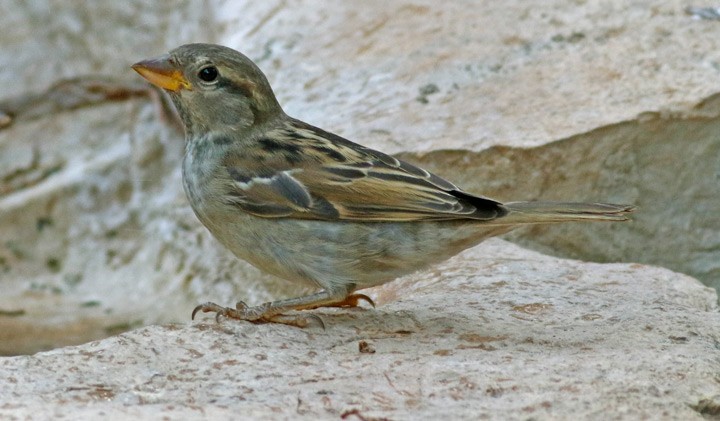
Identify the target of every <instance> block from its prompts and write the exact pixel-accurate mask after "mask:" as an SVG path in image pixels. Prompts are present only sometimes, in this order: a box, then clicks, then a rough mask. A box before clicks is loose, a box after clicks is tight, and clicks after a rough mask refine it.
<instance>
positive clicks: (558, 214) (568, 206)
mask: <svg viewBox="0 0 720 421" xmlns="http://www.w3.org/2000/svg"><path fill="white" fill-rule="evenodd" d="M504 206H505V208H507V210H508V211H509V212H508V214H507V215H506V216H504V217H502V218H498V219H497V220H495V221H494V222H496V223H497V224H498V225H502V224H545V223H555V222H569V221H627V220H628V219H630V218H629V217H628V214H629V213H630V212H632V211H634V210H635V206H630V205H613V204H609V203H579V202H577V203H576V202H510V203H505V204H504Z"/></svg>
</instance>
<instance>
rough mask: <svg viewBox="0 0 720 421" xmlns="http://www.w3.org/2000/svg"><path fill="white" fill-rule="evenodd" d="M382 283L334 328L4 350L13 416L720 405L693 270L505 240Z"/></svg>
mask: <svg viewBox="0 0 720 421" xmlns="http://www.w3.org/2000/svg"><path fill="white" fill-rule="evenodd" d="M373 296H374V297H375V298H376V300H377V302H378V308H377V309H354V310H338V311H334V310H326V311H321V312H319V313H320V314H322V317H323V319H324V321H325V324H326V326H327V328H326V330H321V329H319V328H313V329H305V330H302V329H297V328H291V327H288V326H281V325H252V324H249V323H244V322H243V323H238V322H233V321H223V322H222V323H220V324H216V323H215V322H214V321H213V320H212V319H211V318H208V319H203V320H201V321H197V322H195V323H193V324H180V325H177V324H176V325H164V326H151V327H145V328H141V329H137V330H134V331H132V332H128V333H124V334H121V335H119V336H115V337H112V338H108V339H104V340H101V341H97V342H91V343H88V344H85V345H81V346H77V347H66V348H61V349H57V350H53V351H49V352H43V353H38V354H36V355H33V356H18V357H7V358H3V359H0V418H3V419H25V418H26V417H27V418H29V419H47V418H58V417H61V416H64V417H66V418H72V419H97V418H99V417H100V416H101V415H102V417H103V418H104V419H129V418H131V417H134V418H137V419H157V418H162V417H163V416H167V417H170V418H172V419H217V418H218V417H223V418H227V417H231V416H232V417H233V418H242V419H338V418H339V417H340V416H341V415H342V414H345V413H348V412H349V411H353V410H357V411H358V413H359V414H361V415H362V416H365V417H368V418H367V419H371V417H385V418H387V419H439V418H443V419H468V420H471V419H472V420H476V419H510V420H514V419H518V420H525V419H529V418H532V419H684V420H692V419H698V420H699V419H702V416H701V413H704V414H713V413H715V414H717V411H718V409H719V408H720V406H719V405H720V387H719V386H718V379H717V375H718V371H717V368H718V366H719V364H720V361H719V355H718V350H717V344H718V341H719V340H720V313H718V311H717V310H718V308H717V295H716V293H715V291H714V290H712V289H710V288H708V287H704V286H702V285H701V284H700V283H699V282H698V281H696V280H694V279H692V278H690V277H687V276H683V275H679V274H677V273H673V272H670V271H668V270H665V269H659V268H655V267H650V266H643V265H638V264H612V265H601V264H592V263H581V262H577V261H571V260H562V259H558V258H553V257H547V256H543V255H540V254H538V253H535V252H530V251H527V250H524V249H521V248H519V247H518V246H513V245H511V244H509V243H506V242H504V241H502V240H490V241H488V242H486V243H485V244H483V245H481V246H479V247H476V248H474V249H472V250H469V251H467V252H465V253H463V254H461V255H459V256H458V257H456V258H454V259H452V260H450V261H448V262H446V263H445V264H442V265H440V266H439V267H438V268H437V269H436V270H434V271H431V272H430V273H425V274H422V275H418V276H414V277H408V278H407V279H403V280H400V281H397V282H394V283H392V284H388V285H385V286H383V287H381V288H379V289H376V290H375V291H373ZM362 341H365V342H367V343H368V344H369V345H371V346H372V347H373V348H374V349H375V352H374V353H363V352H360V349H359V344H360V342H362ZM348 419H358V418H354V416H352V417H349V418H348Z"/></svg>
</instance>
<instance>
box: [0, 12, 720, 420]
mask: <svg viewBox="0 0 720 421" xmlns="http://www.w3.org/2000/svg"><path fill="white" fill-rule="evenodd" d="M580 3H582V2H573V3H568V2H563V1H560V0H556V1H548V2H542V3H538V2H535V3H527V2H521V1H510V2H496V3H492V2H484V3H482V4H481V3H479V2H470V1H467V2H444V3H442V4H441V3H439V2H431V1H424V2H412V3H411V2H407V1H398V2H392V3H389V4H388V2H380V1H379V0H377V1H370V2H362V3H360V2H356V3H352V2H345V3H330V4H322V5H321V4H319V3H318V2H312V1H297V2H289V1H274V2H254V3H248V2H243V3H239V2H232V1H220V0H218V1H208V2H195V1H183V2H144V3H143V2H138V1H126V2H115V3H109V2H88V4H87V5H85V7H82V8H78V7H70V6H68V4H67V2H62V1H59V0H58V1H48V2H32V1H25V2H17V4H15V5H14V6H13V7H11V8H6V9H7V10H3V13H0V26H2V27H3V28H13V30H12V31H6V32H4V33H3V34H0V39H2V40H3V48H2V49H0V64H1V65H2V69H3V71H2V72H0V83H1V84H2V86H3V90H2V94H1V95H0V96H1V97H2V98H0V104H2V105H4V106H7V105H8V104H10V103H8V102H7V101H5V102H3V100H4V99H6V98H10V97H13V98H23V97H25V96H26V94H27V93H29V92H32V93H39V92H43V91H44V90H45V88H47V87H50V86H53V85H54V84H55V83H56V82H57V81H58V80H59V79H63V78H76V77H78V76H82V75H105V76H109V77H111V78H113V79H114V80H117V81H119V83H124V84H126V85H127V86H128V87H129V88H131V89H135V88H136V87H137V85H138V82H139V79H138V77H137V76H136V75H134V74H133V72H131V70H130V69H129V67H128V66H129V65H130V64H131V63H133V62H135V61H137V60H139V59H143V58H147V57H150V56H154V55H158V54H160V53H162V52H164V51H167V50H169V49H171V48H173V47H175V46H177V45H179V44H182V43H186V42H190V41H209V42H218V43H222V44H226V45H229V46H231V47H235V48H237V49H240V50H242V51H244V52H245V53H246V54H248V55H249V56H250V57H251V58H253V59H254V60H256V61H257V63H258V64H259V65H260V66H261V67H262V68H263V69H264V70H265V72H266V73H267V75H268V77H269V79H270V81H271V83H272V84H273V86H274V88H275V90H276V93H277V94H278V97H279V99H280V101H281V103H283V104H284V106H285V108H286V110H287V111H288V113H290V114H291V115H294V116H296V117H299V118H302V119H304V120H306V121H308V122H310V123H313V124H316V125H319V126H321V127H324V128H326V129H328V130H332V131H335V132H337V133H338V134H340V135H344V136H346V137H348V138H350V139H352V140H355V141H358V142H361V143H364V144H367V145H368V146H372V147H376V148H380V149H382V150H384V151H386V152H391V153H399V154H402V156H403V157H405V158H407V159H410V160H413V161H416V162H420V163H421V164H422V165H424V166H427V167H428V168H431V169H433V170H435V171H437V172H438V173H440V174H442V175H444V176H446V177H448V178H450V179H452V180H453V181H455V182H457V183H458V184H459V185H461V186H463V187H464V188H466V189H467V190H469V191H472V192H477V193H484V194H487V195H490V196H494V197H497V198H499V199H502V200H518V199H534V198H544V199H566V200H605V201H616V202H627V203H636V204H638V205H640V211H639V213H638V215H637V216H636V218H635V221H634V222H633V223H631V224H614V225H602V224H601V225H597V224H590V225H572V226H570V225H568V226H564V227H552V228H549V229H548V230H545V229H543V230H540V229H533V230H532V231H526V232H524V233H518V234H516V235H514V236H513V238H514V239H517V240H518V241H521V242H523V244H531V245H533V246H534V247H539V248H541V249H542V250H543V251H552V252H556V253H563V254H565V255H570V256H573V257H577V258H584V259H597V260H603V261H625V262H644V263H652V264H656V265H661V266H666V267H669V268H672V269H675V270H679V271H683V272H685V273H689V274H693V275H694V276H697V277H699V278H702V280H703V281H704V282H706V283H707V284H709V285H716V286H717V285H719V283H720V267H719V266H718V262H720V256H719V254H718V250H720V232H719V231H720V221H719V220H718V213H717V209H718V208H720V203H718V200H720V199H718V198H720V191H718V185H720V184H719V183H718V177H717V173H718V168H720V167H719V166H718V156H720V142H718V140H717V139H718V137H717V133H718V132H719V130H720V119H719V117H718V116H720V106H719V105H718V100H717V98H716V97H715V96H713V95H714V94H716V93H717V92H718V88H717V82H716V81H717V80H718V70H717V69H718V67H720V66H719V65H718V63H720V48H719V47H720V46H719V45H718V43H719V42H720V41H718V40H720V25H717V22H709V21H697V20H693V19H692V18H691V17H689V16H688V15H686V14H685V13H684V12H683V7H684V6H685V4H681V3H679V2H664V3H662V4H656V3H657V2H651V1H649V0H646V1H639V2H634V3H632V4H628V3H627V2H585V3H582V4H580ZM62 98H64V97H63V96H61V99H62ZM147 98H148V97H142V96H140V97H138V98H134V99H131V100H129V101H125V102H115V103H108V104H95V105H93V106H91V107H85V108H80V109H76V110H73V111H67V112H53V111H52V110H54V108H52V107H50V108H42V107H40V108H33V109H31V111H24V112H23V113H21V114H20V115H13V114H12V113H8V111H11V110H8V109H3V107H2V106H0V126H1V127H0V290H1V291H2V294H0V311H1V313H0V353H4V354H11V353H31V352H35V351H37V350H40V349H49V348H52V347H55V346H59V345H64V344H74V343H81V342H85V341H88V340H91V339H96V338H100V337H104V336H107V335H110V334H112V333H115V332H118V331H122V330H127V329H129V328H131V327H136V326H140V325H144V324H150V323H166V322H171V321H173V322H181V323H182V324H181V325H178V326H173V327H149V328H144V329H140V330H136V331H134V332H131V333H127V334H124V335H121V336H116V337H113V338H110V339H107V340H104V341H102V342H97V343H91V344H87V345H84V346H82V347H79V348H66V349H58V350H55V351H51V352H49V353H43V354H38V355H36V356H32V357H14V358H7V359H5V358H4V359H0V367H1V368H0V372H1V373H2V375H1V376H0V413H1V414H2V415H7V416H18V417H24V416H25V415H28V416H35V417H36V418H38V419H42V418H50V417H56V416H60V415H66V416H67V417H68V418H73V419H80V418H86V419H90V418H97V416H98V415H99V414H100V412H103V413H105V414H111V416H112V417H116V418H123V419H126V418H128V417H131V416H134V417H151V416H159V415H162V414H166V415H168V416H171V417H173V418H181V417H182V416H185V415H189V416H195V417H201V416H204V417H207V418H212V417H216V416H235V417H237V416H239V414H242V415H245V416H247V417H253V416H255V417H260V416H265V417H268V416H273V415H277V416H279V417H287V418H290V417H303V416H304V417H307V418H311V417H315V415H318V414H319V415H320V416H323V417H333V418H337V416H338V415H339V414H341V413H342V412H343V411H347V410H350V409H353V408H358V409H360V410H361V413H362V414H363V415H366V416H389V417H392V418H401V419H402V418H414V415H417V414H421V415H423V416H425V417H427V418H431V417H434V416H436V415H442V416H446V417H448V416H450V417H452V415H455V416H457V417H467V418H472V417H474V416H475V415H482V416H485V417H489V418H528V417H537V418H555V419H557V418H570V417H572V416H575V415H578V416H581V417H582V416H584V417H588V418H603V417H605V416H607V415H608V414H610V415H611V416H612V415H614V416H615V417H618V418H622V417H626V418H638V417H642V416H646V417H648V418H663V417H665V418H675V419H677V418H682V419H685V418H689V417H692V416H695V417H699V415H698V411H700V412H702V413H705V414H712V413H713V411H714V413H717V411H718V398H717V396H718V395H720V391H718V382H717V379H716V376H717V371H718V370H717V367H718V366H720V357H719V356H718V352H719V351H718V349H717V345H716V344H717V343H718V341H720V339H719V338H718V326H719V324H718V312H717V308H716V302H717V296H716V295H714V293H713V292H712V291H710V290H708V289H706V288H702V287H701V286H700V285H699V284H698V283H697V282H695V281H693V280H692V279H690V278H688V277H686V276H683V275H679V274H676V273H672V272H670V271H667V270H662V269H657V268H652V267H645V266H638V265H610V266H603V265H596V264H579V263H576V262H570V261H563V260H556V259H553V258H546V257H541V256H539V255H536V254H534V253H529V252H523V251H520V250H518V249H517V248H515V247H512V246H508V245H506V244H505V243H503V242H499V241H494V242H492V243H491V244H488V245H484V246H480V247H479V248H476V249H474V250H470V251H468V252H467V253H466V254H463V255H462V256H461V257H459V258H457V259H455V260H453V261H451V262H449V263H447V264H445V265H443V266H441V268H440V269H437V270H436V271H432V272H429V273H423V274H417V275H414V276H411V277H408V278H407V279H405V280H402V281H399V282H398V283H395V284H392V285H388V286H387V287H385V288H383V289H381V290H379V291H377V292H376V294H377V297H378V303H379V304H380V307H379V308H378V309H377V310H375V311H343V312H339V314H338V315H334V314H332V312H326V314H328V315H327V316H325V319H326V323H327V324H328V330H327V331H324V332H322V331H299V330H295V329H288V328H286V327H282V326H267V325H265V326H253V325H248V324H237V323H224V324H222V325H220V326H216V325H214V324H212V323H210V324H192V325H187V324H186V323H187V319H188V318H189V311H190V310H191V309H192V307H193V306H194V305H195V304H196V303H198V302H201V301H206V300H216V301H219V302H222V303H227V304H230V303H231V302H233V301H234V300H236V299H240V298H242V299H246V300H247V301H249V302H252V303H258V302H261V301H265V300H269V299H272V298H278V297H281V296H290V295H295V294H298V293H299V291H298V290H297V289H294V288H292V287H290V286H288V285H287V284H285V283H283V282H280V281H278V280H276V279H274V278H270V277H268V276H265V275H262V274H260V273H259V272H258V271H257V270H255V269H253V268H251V267H249V266H248V265H247V264H245V263H243V262H240V261H237V260H235V259H233V258H232V257H231V256H230V255H229V253H227V252H226V251H225V250H223V249H222V248H221V247H220V246H219V245H218V244H217V243H216V242H215V241H214V240H213V239H212V238H211V237H210V236H209V234H208V233H207V232H206V231H205V229H204V228H203V227H201V226H200V225H199V223H198V222H197V220H196V219H195V218H194V216H193V215H192V212H191V211H190V210H189V208H188V206H187V203H186V201H185V198H184V195H183V193H182V188H181V183H180V174H179V160H180V157H181V154H182V148H183V143H182V136H181V134H179V133H178V132H177V131H176V130H174V129H173V127H172V126H171V125H169V124H167V120H166V119H165V120H163V117H162V116H163V114H162V112H161V111H160V107H159V105H158V104H159V102H158V101H155V102H152V101H149V100H148V99H147ZM17 104H18V103H16V102H14V103H12V104H10V105H13V107H11V108H12V109H13V110H15V109H23V110H25V109H26V108H22V107H19V106H18V105H17ZM45 105H47V104H45ZM37 110H50V111H49V112H48V114H46V115H45V114H43V113H41V112H38V111H37ZM561 139H563V140H562V141H561V142H554V141H556V140H561ZM553 142H554V143H553ZM525 148H529V149H525ZM551 236H552V237H551ZM418 279H420V280H423V281H422V282H421V283H419V284H416V285H411V282H414V281H416V280H418ZM401 286H402V287H403V288H407V289H409V290H408V291H407V292H406V290H405V289H401ZM401 291H402V292H401ZM407 332H410V333H407ZM683 338H684V339H683ZM360 340H365V341H368V342H369V343H370V344H371V345H372V346H373V347H374V348H375V350H376V352H375V353H374V354H360V353H359V352H358V350H357V344H358V342H359V341H360ZM283 344H285V345H284V346H283ZM195 351H196V352H197V353H196V352H195ZM313 353H314V354H313ZM121 362H122V363H121ZM398 362H399V363H398ZM298 364H300V366H299V367H298ZM293 367H296V368H293ZM329 391H334V392H332V393H329ZM49 402H51V403H52V405H48V403H49ZM61 402H62V403H61ZM170 407H172V409H170ZM693 408H697V411H695V410H694V409H693ZM447 411H452V412H447Z"/></svg>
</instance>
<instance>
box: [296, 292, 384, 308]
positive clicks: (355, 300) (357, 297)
mask: <svg viewBox="0 0 720 421" xmlns="http://www.w3.org/2000/svg"><path fill="white" fill-rule="evenodd" d="M361 301H365V302H366V303H368V304H370V305H371V306H373V308H375V302H374V301H373V300H372V298H370V297H368V296H367V295H365V294H350V295H348V296H347V297H345V298H344V299H343V300H342V301H338V302H335V303H329V304H322V305H319V306H316V307H310V308H311V309H312V308H320V307H341V308H348V307H360V302H361Z"/></svg>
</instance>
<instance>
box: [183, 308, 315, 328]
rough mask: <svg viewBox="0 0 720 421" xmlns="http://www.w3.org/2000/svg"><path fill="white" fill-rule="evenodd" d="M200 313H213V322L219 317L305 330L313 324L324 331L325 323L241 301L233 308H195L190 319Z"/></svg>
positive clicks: (308, 316) (310, 316)
mask: <svg viewBox="0 0 720 421" xmlns="http://www.w3.org/2000/svg"><path fill="white" fill-rule="evenodd" d="M199 311H202V312H203V313H215V320H216V321H217V322H219V321H220V318H221V317H226V318H228V319H235V320H244V321H248V322H251V323H256V324H260V323H280V324H284V325H289V326H295V327H300V328H305V327H308V326H310V325H313V324H317V325H318V326H320V327H322V328H323V329H325V323H323V321H322V319H321V318H320V317H318V316H316V315H314V314H308V315H301V314H298V315H287V314H278V313H277V310H275V309H274V308H273V307H272V304H271V303H265V304H261V305H259V306H255V307H249V306H248V305H247V304H245V303H244V302H242V301H238V303H237V304H236V305H235V308H230V307H223V306H221V305H219V304H215V303H211V302H207V303H204V304H200V305H199V306H197V307H195V309H194V310H193V312H192V316H191V317H192V319H195V315H196V314H197V313H198V312H199Z"/></svg>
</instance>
